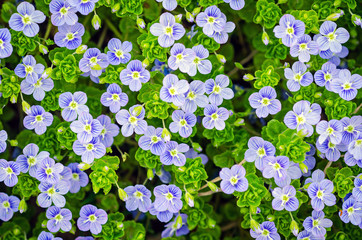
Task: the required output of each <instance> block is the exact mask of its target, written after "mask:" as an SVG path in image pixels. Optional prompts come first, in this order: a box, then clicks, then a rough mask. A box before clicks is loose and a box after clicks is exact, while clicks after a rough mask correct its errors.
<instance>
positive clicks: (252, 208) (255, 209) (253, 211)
mask: <svg viewBox="0 0 362 240" xmlns="http://www.w3.org/2000/svg"><path fill="white" fill-rule="evenodd" d="M257 209H258V208H257V207H254V206H250V212H251V214H256V211H257Z"/></svg>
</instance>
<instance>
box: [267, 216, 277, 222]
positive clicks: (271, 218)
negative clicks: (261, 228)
mask: <svg viewBox="0 0 362 240" xmlns="http://www.w3.org/2000/svg"><path fill="white" fill-rule="evenodd" d="M266 219H268V221H271V222H273V221H274V220H275V216H274V215H268V216H267V217H266Z"/></svg>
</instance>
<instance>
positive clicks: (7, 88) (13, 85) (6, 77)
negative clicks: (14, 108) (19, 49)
mask: <svg viewBox="0 0 362 240" xmlns="http://www.w3.org/2000/svg"><path fill="white" fill-rule="evenodd" d="M0 75H1V77H2V80H1V84H0V92H1V93H2V97H3V98H11V101H12V102H13V99H15V102H16V99H17V97H18V94H19V92H20V83H19V79H18V77H17V76H16V75H15V73H14V71H11V70H10V69H8V68H2V69H1V70H0Z"/></svg>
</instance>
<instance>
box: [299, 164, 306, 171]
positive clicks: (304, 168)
mask: <svg viewBox="0 0 362 240" xmlns="http://www.w3.org/2000/svg"><path fill="white" fill-rule="evenodd" d="M299 167H300V170H302V173H307V172H308V166H307V165H305V164H304V163H299Z"/></svg>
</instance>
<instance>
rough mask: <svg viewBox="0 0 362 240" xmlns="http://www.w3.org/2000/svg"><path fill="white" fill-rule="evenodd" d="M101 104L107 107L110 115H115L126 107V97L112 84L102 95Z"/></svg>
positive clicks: (116, 85)
mask: <svg viewBox="0 0 362 240" xmlns="http://www.w3.org/2000/svg"><path fill="white" fill-rule="evenodd" d="M101 103H102V104H103V105H104V106H106V107H109V110H111V112H112V113H116V112H118V111H119V110H120V109H121V107H124V106H126V105H127V103H128V96H127V94H125V93H123V92H122V88H121V87H120V86H119V85H118V84H117V83H112V84H110V85H109V86H108V88H107V92H105V93H103V94H102V96H101Z"/></svg>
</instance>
